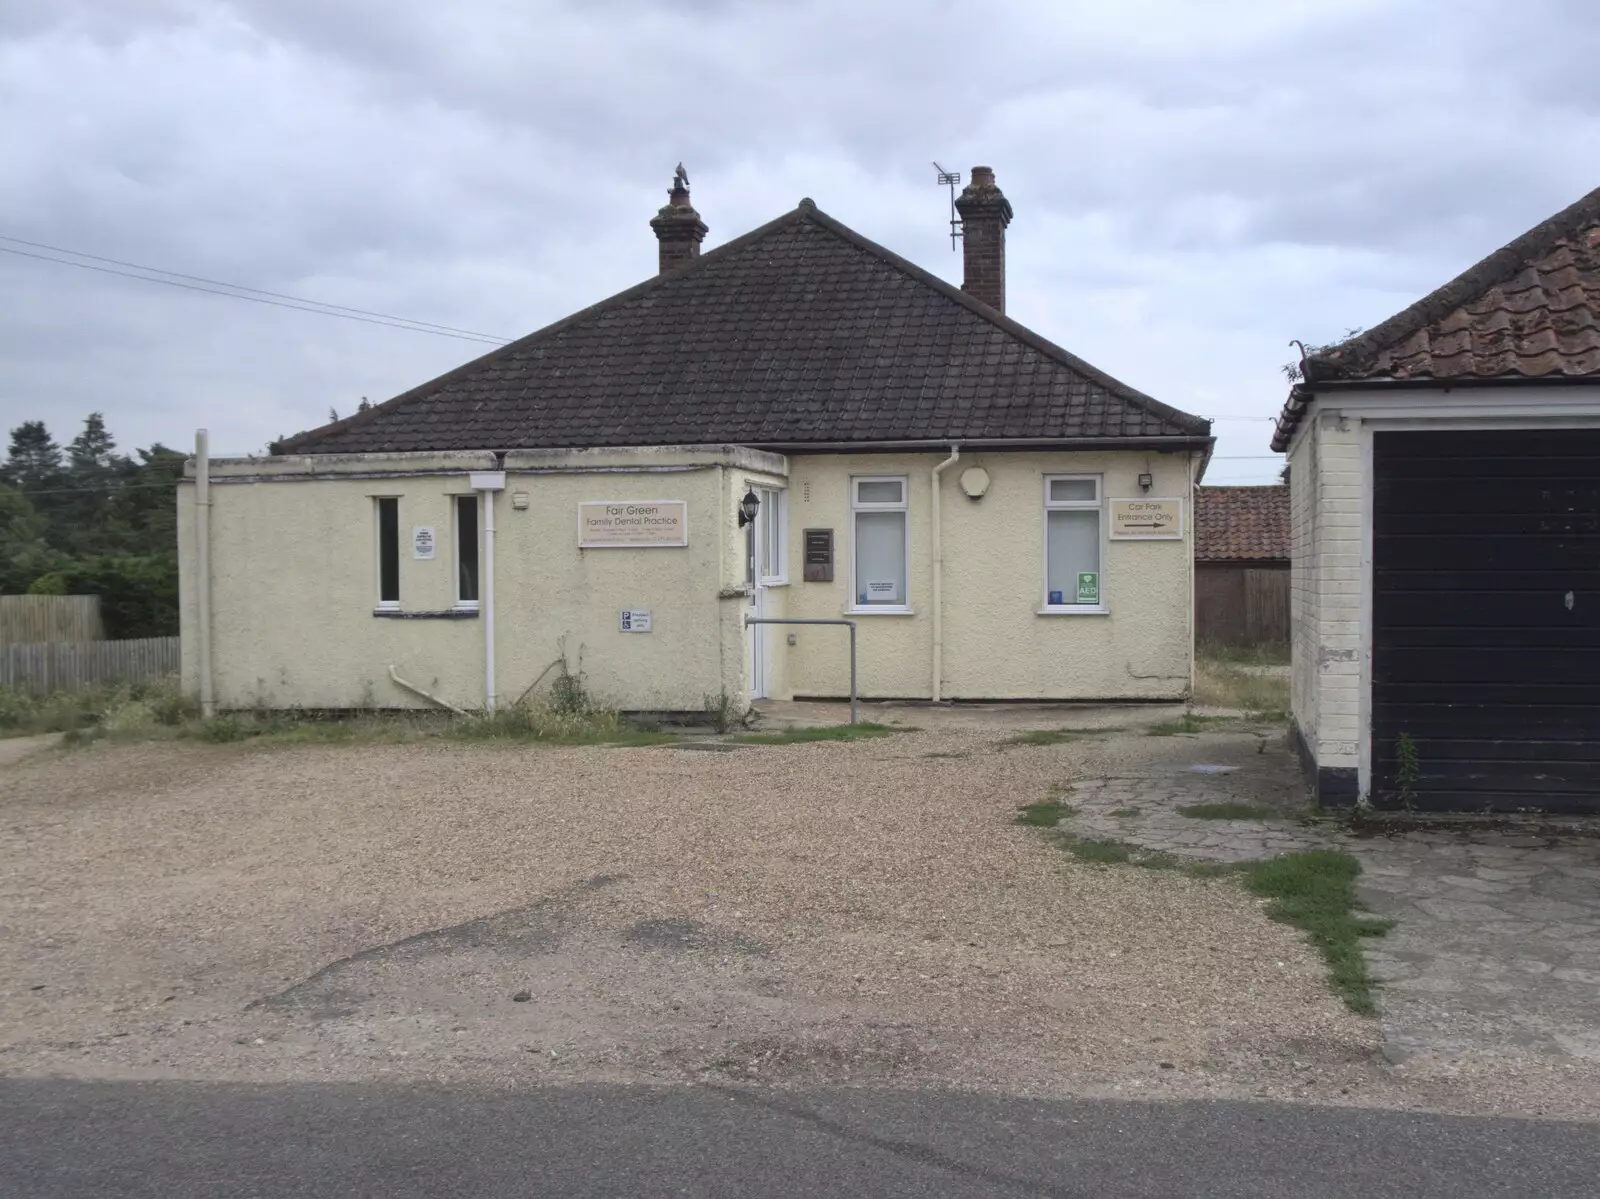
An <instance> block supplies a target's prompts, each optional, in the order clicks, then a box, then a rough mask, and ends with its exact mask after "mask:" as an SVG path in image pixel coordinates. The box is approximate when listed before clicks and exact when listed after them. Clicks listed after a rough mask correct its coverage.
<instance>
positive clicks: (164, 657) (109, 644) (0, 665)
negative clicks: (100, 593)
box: [0, 637, 182, 695]
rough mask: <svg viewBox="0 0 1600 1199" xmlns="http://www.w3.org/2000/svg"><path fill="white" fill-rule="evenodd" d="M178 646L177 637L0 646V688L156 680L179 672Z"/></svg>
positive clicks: (45, 690)
mask: <svg viewBox="0 0 1600 1199" xmlns="http://www.w3.org/2000/svg"><path fill="white" fill-rule="evenodd" d="M181 645H182V640H181V639H180V638H178V637H141V638H138V639H137V640H132V641H57V642H43V643H34V644H32V645H0V687H9V688H11V689H12V690H14V691H22V692H26V693H27V694H29V695H51V694H53V693H55V692H57V691H71V690H73V689H74V688H77V687H87V686H90V685H92V684H96V683H115V682H134V681H137V680H140V679H158V678H161V677H163V676H165V675H175V674H177V673H178V666H179V660H180V659H179V647H180V646H181Z"/></svg>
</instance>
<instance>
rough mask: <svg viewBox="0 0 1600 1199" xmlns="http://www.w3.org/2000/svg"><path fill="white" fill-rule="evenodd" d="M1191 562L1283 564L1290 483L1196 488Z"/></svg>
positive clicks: (1285, 555) (1285, 553)
mask: <svg viewBox="0 0 1600 1199" xmlns="http://www.w3.org/2000/svg"><path fill="white" fill-rule="evenodd" d="M1194 558H1195V561H1196V562H1259V561H1273V562H1287V561H1288V560H1289V486H1288V484H1286V483H1275V484H1273V485H1272V486H1270V487H1197V488H1195V503H1194Z"/></svg>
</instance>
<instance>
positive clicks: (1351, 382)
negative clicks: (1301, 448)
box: [1302, 375, 1600, 393]
mask: <svg viewBox="0 0 1600 1199" xmlns="http://www.w3.org/2000/svg"><path fill="white" fill-rule="evenodd" d="M1597 385H1600V375H1509V376H1504V377H1502V376H1497V375H1473V376H1472V377H1470V378H1466V379H1430V378H1427V377H1426V376H1417V377H1416V378H1411V379H1328V380H1326V381H1322V380H1317V381H1315V382H1311V383H1305V384H1302V386H1303V387H1304V388H1305V389H1306V391H1308V392H1314V393H1321V392H1324V391H1420V390H1424V389H1427V390H1431V391H1455V390H1456V389H1457V388H1460V389H1463V390H1471V389H1473V388H1478V387H1595V386H1597Z"/></svg>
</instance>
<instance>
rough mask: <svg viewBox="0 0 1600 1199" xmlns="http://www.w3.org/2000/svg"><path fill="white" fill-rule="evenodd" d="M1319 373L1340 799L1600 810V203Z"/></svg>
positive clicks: (1298, 650) (1599, 193)
mask: <svg viewBox="0 0 1600 1199" xmlns="http://www.w3.org/2000/svg"><path fill="white" fill-rule="evenodd" d="M1301 374H1302V378H1301V379H1300V381H1299V382H1298V383H1296V384H1295V386H1294V387H1293V389H1292V390H1291V392H1290V395H1289V399H1288V403H1287V404H1286V406H1285V408H1284V411H1283V415H1282V417H1281V418H1280V421H1279V424H1278V431H1277V435H1276V438H1275V440H1274V442H1273V448H1274V449H1276V450H1280V451H1287V452H1288V455H1289V462H1290V476H1289V477H1290V488H1291V493H1292V494H1291V508H1292V520H1293V529H1294V531H1293V555H1294V561H1293V570H1292V576H1293V577H1292V588H1293V596H1292V609H1293V611H1292V619H1293V626H1294V637H1293V657H1294V667H1293V674H1294V682H1293V709H1294V736H1295V739H1296V741H1297V744H1298V745H1299V747H1300V751H1301V755H1302V760H1303V762H1304V764H1305V766H1306V769H1307V771H1308V772H1309V775H1310V777H1311V779H1312V781H1313V785H1314V787H1315V790H1316V794H1317V795H1318V797H1319V798H1320V799H1321V801H1322V802H1324V803H1328V804H1334V805H1340V804H1350V803H1354V802H1355V801H1356V800H1357V799H1358V798H1361V797H1365V798H1367V799H1370V800H1371V801H1372V802H1373V803H1374V804H1375V805H1377V806H1382V807H1416V808H1419V809H1426V810H1450V811H1472V812H1479V811H1482V812H1500V811H1523V810H1538V811H1546V812H1587V813H1594V812H1600V190H1596V191H1594V192H1591V193H1590V194H1589V195H1588V196H1586V197H1584V198H1583V199H1582V200H1579V201H1578V202H1577V203H1576V204H1574V205H1572V206H1571V207H1570V208H1567V209H1566V210H1565V211H1563V212H1561V213H1558V214H1557V215H1556V216H1554V217H1552V218H1551V219H1550V220H1548V221H1546V222H1545V223H1543V224H1541V225H1539V226H1538V227H1537V228H1535V229H1533V230H1531V231H1529V232H1528V233H1526V234H1524V235H1523V236H1521V237H1519V238H1517V239H1516V240H1515V241H1513V242H1511V243H1510V244H1509V245H1507V246H1505V247H1504V248H1502V249H1500V250H1497V251H1495V252H1494V253H1493V254H1491V255H1489V257H1487V258H1485V259H1484V260H1483V261H1482V262H1480V263H1478V264H1477V265H1476V266H1474V267H1472V268H1471V269H1470V270H1468V271H1466V272H1465V273H1464V274H1462V275H1460V276H1459V277H1458V278H1456V279H1454V280H1452V281H1451V282H1450V283H1447V284H1446V285H1445V286H1444V287H1442V288H1440V289H1439V290H1438V291H1435V292H1434V293H1432V294H1431V295H1429V296H1427V297H1425V298H1424V299H1422V300H1420V301H1418V302H1417V303H1416V304H1414V305H1412V306H1411V307H1410V308H1407V309H1406V310H1405V311H1404V312H1401V313H1399V314H1398V315H1396V316H1394V317H1392V318H1390V319H1389V320H1387V321H1385V322H1384V323H1383V324H1381V325H1378V326H1377V327H1376V328H1373V329H1371V330H1370V331H1368V332H1366V333H1362V334H1360V335H1359V336H1356V337H1353V338H1351V339H1350V340H1348V341H1345V342H1343V343H1342V344H1339V345H1336V346H1332V347H1327V348H1324V349H1321V350H1318V351H1316V352H1312V353H1308V354H1307V355H1306V356H1305V359H1304V362H1303V364H1302V368H1301Z"/></svg>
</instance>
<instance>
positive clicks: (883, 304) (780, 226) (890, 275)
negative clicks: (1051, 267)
mask: <svg viewBox="0 0 1600 1199" xmlns="http://www.w3.org/2000/svg"><path fill="white" fill-rule="evenodd" d="M1210 431H1211V427H1210V423H1209V422H1207V421H1205V420H1202V419H1200V418H1198V417H1194V416H1189V415H1187V414H1185V413H1182V412H1179V411H1177V410H1176V409H1173V408H1169V407H1167V406H1166V405H1165V404H1161V403H1158V402H1157V401H1155V400H1153V399H1151V398H1149V397H1148V396H1145V395H1143V394H1141V393H1140V392H1137V391H1135V390H1134V389H1133V388H1131V387H1128V386H1126V385H1125V384H1122V383H1119V382H1117V381H1116V380H1115V379H1113V378H1111V377H1110V376H1109V375H1106V374H1104V373H1103V372H1101V371H1098V370H1096V369H1095V368H1094V367H1092V366H1090V365H1089V364H1088V363H1086V362H1083V361H1081V360H1079V359H1078V358H1075V357H1073V356H1072V355H1071V354H1068V353H1067V352H1066V351H1065V350H1062V349H1060V348H1059V347H1057V346H1054V345H1052V344H1051V343H1050V342H1048V341H1046V340H1044V339H1043V338H1041V337H1039V336H1038V335H1037V334H1034V333H1032V332H1030V331H1029V330H1027V329H1025V328H1023V327H1022V326H1021V325H1018V324H1017V323H1016V322H1015V321H1011V320H1008V319H1007V318H1006V317H1004V316H1001V315H1000V314H999V313H997V312H995V311H993V310H992V309H990V308H988V307H986V306H985V305H983V304H980V303H978V302H977V301H976V300H973V299H972V298H971V297H970V296H967V295H964V294H963V293H962V292H961V291H960V290H959V289H957V288H955V287H952V286H951V285H950V284H948V283H945V282H944V281H943V280H940V279H937V278H935V277H934V276H933V275H930V274H928V273H927V272H926V271H923V270H921V269H920V268H918V267H916V266H913V265H912V264H911V263H909V262H907V261H906V260H904V259H903V258H900V257H899V256H897V255H895V254H892V253H890V252H889V251H888V250H885V249H883V248H882V247H881V246H878V245H875V244H873V243H872V242H870V241H868V240H867V239H866V238H864V237H861V236H860V235H859V234H857V233H854V232H853V231H851V230H850V229H847V228H846V227H845V226H843V225H841V224H839V223H838V222H837V221H835V220H833V219H832V218H830V217H828V216H826V215H824V214H823V213H821V212H819V211H817V210H816V208H815V206H814V205H812V204H811V203H810V201H802V202H801V204H800V206H799V207H798V208H797V209H795V210H794V211H793V212H790V213H787V214H786V215H784V216H782V217H780V218H779V219H778V220H776V221H773V222H772V223H770V224H768V225H764V226H762V227H761V228H759V229H756V230H754V231H753V232H751V233H748V234H746V235H745V236H743V237H741V238H738V239H737V240H735V241H732V242H729V243H728V244H727V245H724V246H722V247H720V248H718V249H716V250H713V251H712V252H710V253H708V254H706V255H704V256H703V257H701V258H700V259H698V260H696V261H695V262H694V263H693V264H692V265H690V266H687V267H685V268H683V269H682V270H679V271H676V272H674V273H672V274H670V275H666V276H658V277H656V278H653V279H650V280H648V281H647V282H645V283H642V284H640V285H639V286H637V287H634V288H632V289H631V290H629V291H625V292H623V293H621V294H620V295H617V296H613V297H612V298H611V299H609V300H606V301H603V302H602V303H600V304H597V305H595V306H594V307H592V308H588V309H585V310H584V311H582V312H579V313H577V314H575V315H573V316H570V317H568V318H567V319H566V320H563V321H560V322H558V323H557V324H554V325H551V326H549V327H548V328H546V329H542V330H540V331H539V332H537V333H533V334H530V335H529V336H527V337H524V338H522V339H521V340H520V341H515V342H513V343H511V344H510V345H508V346H505V347H503V348H501V349H497V350H495V351H494V352H493V353H490V354H488V355H486V356H485V357H483V358H479V359H478V360H477V361H475V362H469V363H467V364H466V365H465V366H463V367H460V368H458V369H456V370H454V371H451V372H450V373H449V374H447V375H443V376H441V377H440V378H438V379H435V380H433V381H432V382H431V383H425V384H423V385H422V386H421V387H418V388H415V389H413V390H411V391H408V392H406V393H405V394H404V395H401V396H397V397H395V398H394V399H392V400H389V401H388V402H387V403H383V404H379V405H377V406H376V407H374V408H372V409H369V410H368V411H366V412H362V413H358V414H357V415H355V416H352V417H350V418H348V419H346V420H342V421H337V422H335V423H333V424H331V425H327V426H324V427H323V428H320V429H315V430H313V431H311V432H309V433H302V434H300V435H298V436H296V437H291V438H289V439H287V440H286V441H284V442H282V443H280V444H279V446H278V449H279V450H280V451H281V452H285V453H361V452H379V451H401V450H453V449H495V450H509V449H538V448H545V447H574V446H623V445H692V444H707V443H713V442H732V443H738V444H744V445H755V446H763V445H766V446H783V445H799V444H805V443H819V442H847V443H862V444H864V445H865V444H870V443H873V442H889V441H912V440H918V441H920V440H925V439H927V440H932V439H937V440H940V441H946V440H976V439H990V438H994V439H1039V440H1065V439H1077V438H1082V439H1149V438H1179V439H1184V440H1185V441H1187V442H1188V443H1191V444H1193V445H1195V446H1196V447H1204V446H1206V445H1208V444H1209V438H1210Z"/></svg>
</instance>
